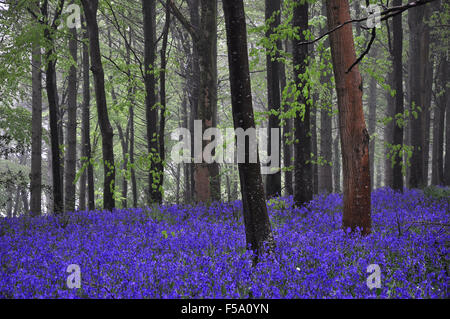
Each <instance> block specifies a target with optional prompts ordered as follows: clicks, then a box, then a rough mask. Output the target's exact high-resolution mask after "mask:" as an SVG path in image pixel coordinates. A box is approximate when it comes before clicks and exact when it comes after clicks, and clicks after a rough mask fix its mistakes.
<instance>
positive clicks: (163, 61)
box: [159, 10, 179, 201]
mask: <svg viewBox="0 0 450 319" xmlns="http://www.w3.org/2000/svg"><path fill="white" fill-rule="evenodd" d="M169 28H170V10H166V22H165V25H164V31H163V33H164V34H163V42H162V48H161V72H160V75H159V81H160V102H161V113H160V117H159V118H160V120H159V158H160V159H161V161H160V163H159V171H160V172H161V177H160V179H159V188H160V190H161V193H162V189H163V184H164V161H165V159H166V152H165V143H164V136H165V127H166V108H167V106H166V68H167V57H166V55H167V42H168V39H169ZM177 170H179V165H178V166H177ZM178 192H179V183H177V193H178ZM161 199H162V198H161ZM177 201H178V195H177Z"/></svg>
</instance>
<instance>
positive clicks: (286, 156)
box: [280, 41, 294, 196]
mask: <svg viewBox="0 0 450 319" xmlns="http://www.w3.org/2000/svg"><path fill="white" fill-rule="evenodd" d="M285 50H286V51H289V48H288V42H287V41H286V48H285ZM286 82H287V81H286V65H285V64H284V63H283V64H282V65H281V66H280V85H281V92H284V90H285V88H286V85H287V83H286ZM283 103H284V105H283V109H284V111H285V112H287V111H288V110H289V103H287V101H283ZM291 134H292V120H291V119H289V118H288V119H285V124H284V128H283V164H284V168H285V169H286V170H285V172H284V187H285V195H286V196H291V195H293V194H294V187H293V180H292V170H290V169H287V168H289V167H291V166H292V144H291V141H292V136H291Z"/></svg>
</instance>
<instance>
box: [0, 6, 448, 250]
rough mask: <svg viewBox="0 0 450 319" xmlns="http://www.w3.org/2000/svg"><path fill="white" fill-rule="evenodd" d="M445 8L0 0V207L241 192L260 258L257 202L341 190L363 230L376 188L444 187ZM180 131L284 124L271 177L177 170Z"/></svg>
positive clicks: (14, 209)
mask: <svg viewBox="0 0 450 319" xmlns="http://www.w3.org/2000/svg"><path fill="white" fill-rule="evenodd" d="M369 4H376V5H378V8H379V12H380V15H379V16H378V21H376V22H377V23H378V24H377V25H376V26H375V27H374V25H373V21H372V20H374V19H375V18H374V17H373V15H372V16H371V15H370V13H369V12H367V11H366V6H367V5H369ZM449 5H450V4H449V3H448V2H447V1H439V0H435V1H426V0H422V1H414V2H411V3H407V2H406V1H402V0H394V1H344V0H330V1H313V0H311V1H309V0H308V1H293V0H266V1H262V0H261V1H242V0H241V1H239V0H223V1H215V0H186V1H184V0H183V1H179V0H177V1H175V0H160V1H146V0H143V1H110V0H108V1H104V0H100V1H98V0H82V1H78V0H70V1H64V0H58V1H56V0H55V1H49V0H42V1H36V0H28V1H20V0H15V1H14V0H2V1H1V2H0V28H1V29H0V36H1V44H0V80H1V81H0V150H1V154H0V157H1V159H0V213H1V214H2V215H3V216H5V217H18V216H22V215H26V214H28V213H29V212H30V214H31V215H32V216H40V215H49V214H50V215H51V214H56V215H58V214H62V213H64V212H72V211H75V210H80V211H83V210H94V209H105V210H112V209H113V208H130V207H154V206H155V205H157V204H162V203H172V204H196V203H204V204H211V203H213V202H233V201H236V200H239V199H242V200H243V204H244V209H243V213H244V219H245V224H246V231H247V240H248V242H249V243H251V244H252V245H256V246H257V247H259V246H260V245H261V243H262V242H263V241H266V240H269V241H270V237H271V231H270V222H269V218H268V215H267V210H266V205H265V201H266V199H270V198H273V197H277V196H291V195H292V196H293V198H294V201H295V204H296V206H297V207H301V206H302V205H305V204H307V203H308V202H310V201H311V200H312V199H313V197H314V196H315V195H317V194H323V193H327V194H329V193H343V195H344V208H343V209H344V217H343V224H344V227H351V228H352V229H355V228H356V227H360V228H361V229H362V230H363V232H365V233H370V231H371V219H370V211H371V199H370V194H371V191H372V190H373V189H378V188H382V187H390V188H393V189H394V190H397V191H400V192H401V191H403V190H404V189H405V188H409V189H417V188H418V189H424V188H425V187H427V186H429V185H441V186H445V185H447V186H448V185H450V110H449V97H450V94H449V81H448V76H449V71H450V69H449V61H448V59H449V56H448V50H449V43H448V41H449V38H450V37H449V30H450V29H449V27H448V26H449V17H450V11H449ZM352 19H353V20H352ZM369 22H372V25H370V23H369ZM195 120H201V121H202V132H205V131H206V130H207V129H208V128H211V127H219V128H228V127H234V128H238V127H241V128H243V129H247V128H251V127H262V128H268V129H269V131H268V132H269V133H268V136H267V139H268V141H269V150H268V151H269V152H270V149H271V147H272V146H271V142H272V141H274V140H273V139H272V136H271V133H270V132H271V131H270V129H272V128H281V129H282V134H281V135H280V137H279V141H278V142H279V146H280V149H279V153H278V154H277V156H279V158H280V163H281V169H280V170H279V172H278V173H275V174H268V175H261V172H260V166H259V164H260V163H259V159H258V163H256V164H253V163H243V164H239V165H236V164H230V163H227V164H219V163H207V162H205V161H203V162H201V163H195V162H194V161H193V162H192V163H189V164H185V163H174V162H173V161H171V158H170V151H171V148H172V147H173V145H174V144H175V143H177V141H175V140H173V139H172V138H171V133H172V132H173V131H174V130H175V129H176V128H179V127H184V128H188V129H189V130H190V131H191V132H192V136H194V121H195ZM210 141H211V139H210ZM210 141H209V142H210ZM206 144H208V143H207V141H205V140H204V141H203V146H206ZM247 146H248V145H247ZM192 148H194V142H193V141H192ZM192 150H193V149H192ZM193 151H194V150H193ZM216 151H217V152H219V150H218V149H217V150H216ZM246 153H247V154H246V155H247V156H248V155H249V154H248V153H249V152H248V148H247V151H246ZM272 155H273V154H272Z"/></svg>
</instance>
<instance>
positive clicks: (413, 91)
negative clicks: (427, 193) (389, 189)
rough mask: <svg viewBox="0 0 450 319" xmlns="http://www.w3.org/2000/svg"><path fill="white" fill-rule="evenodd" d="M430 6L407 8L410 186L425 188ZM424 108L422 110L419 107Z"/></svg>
mask: <svg viewBox="0 0 450 319" xmlns="http://www.w3.org/2000/svg"><path fill="white" fill-rule="evenodd" d="M426 11H427V8H426V7H425V8H412V9H411V10H409V11H408V23H409V30H410V32H409V35H410V36H409V58H410V61H409V75H408V76H409V81H410V83H409V85H410V103H409V104H410V110H411V114H412V116H411V120H410V125H411V130H410V134H411V145H412V146H413V147H414V150H413V154H412V158H411V169H410V176H409V187H411V188H422V187H424V186H425V184H426V180H425V173H424V167H425V165H424V150H423V141H424V137H425V128H424V123H425V117H426V114H425V113H426V111H425V110H424V103H423V102H424V98H423V90H424V87H423V85H424V80H425V77H426V73H425V69H426V67H425V65H422V63H423V61H424V56H425V54H427V52H428V50H426V43H424V40H425V38H426V36H425V33H426V32H425V25H424V21H423V20H424V17H425V13H426ZM419 107H420V108H421V109H422V112H421V111H420V110H419Z"/></svg>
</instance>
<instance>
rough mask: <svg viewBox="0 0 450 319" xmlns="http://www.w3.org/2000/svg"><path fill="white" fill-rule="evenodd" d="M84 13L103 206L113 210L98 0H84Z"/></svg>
mask: <svg viewBox="0 0 450 319" xmlns="http://www.w3.org/2000/svg"><path fill="white" fill-rule="evenodd" d="M81 3H82V4H83V8H84V14H85V17H86V22H87V29H88V33H89V48H90V57H91V71H92V74H93V76H94V84H95V98H96V101H97V114H98V122H99V126H100V131H101V134H102V152H103V161H104V163H103V208H104V209H105V210H112V209H113V208H114V207H115V199H114V190H115V187H116V185H115V178H116V168H115V164H114V143H113V137H114V135H113V129H112V126H111V123H110V121H109V116H108V109H107V107H106V94H105V73H104V71H103V64H102V56H101V52H100V42H99V34H98V23H97V10H98V0H82V1H81Z"/></svg>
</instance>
